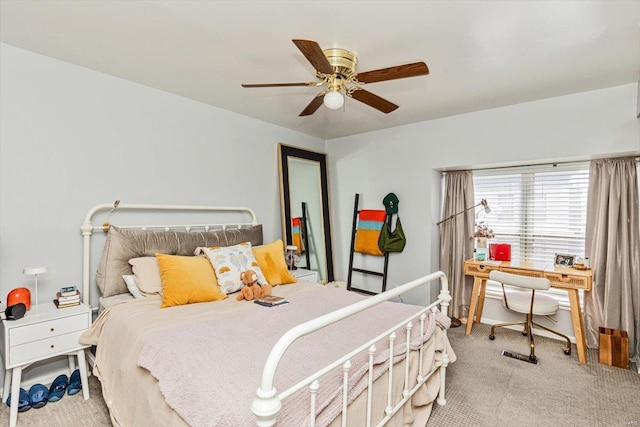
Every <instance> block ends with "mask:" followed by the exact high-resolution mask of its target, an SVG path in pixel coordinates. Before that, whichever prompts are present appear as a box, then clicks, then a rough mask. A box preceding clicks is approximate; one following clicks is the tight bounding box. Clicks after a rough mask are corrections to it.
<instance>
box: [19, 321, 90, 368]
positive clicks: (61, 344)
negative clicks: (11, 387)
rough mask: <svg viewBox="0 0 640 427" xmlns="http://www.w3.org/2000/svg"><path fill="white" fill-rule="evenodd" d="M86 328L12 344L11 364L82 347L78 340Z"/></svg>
mask: <svg viewBox="0 0 640 427" xmlns="http://www.w3.org/2000/svg"><path fill="white" fill-rule="evenodd" d="M85 330H86V327H85V328H84V329H82V330H79V331H75V332H71V333H69V334H65V335H57V336H55V337H50V338H45V339H41V340H39V341H33V342H29V343H26V344H22V345H17V346H12V347H11V352H10V353H9V364H10V365H16V364H20V363H23V362H27V361H29V360H34V359H44V358H47V357H49V356H53V355H54V354H58V353H63V352H65V351H71V350H73V349H76V348H80V347H82V345H81V344H80V343H79V341H78V340H79V339H80V335H82V333H83V332H84V331H85Z"/></svg>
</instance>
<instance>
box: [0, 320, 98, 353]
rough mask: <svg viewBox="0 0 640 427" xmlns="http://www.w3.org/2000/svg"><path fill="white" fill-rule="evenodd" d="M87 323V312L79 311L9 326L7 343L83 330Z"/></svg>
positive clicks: (12, 345)
mask: <svg viewBox="0 0 640 427" xmlns="http://www.w3.org/2000/svg"><path fill="white" fill-rule="evenodd" d="M89 325H90V323H89V313H81V314H78V315H77V316H69V317H62V318H60V319H53V320H48V321H43V322H39V323H33V324H31V325H25V326H20V327H16V328H11V330H10V331H9V345H10V346H11V347H14V346H18V345H22V344H26V343H29V342H33V341H38V340H41V339H45V338H52V337H56V336H58V335H64V334H68V333H70V332H75V331H80V330H82V331H84V330H85V329H87V328H88V327H89Z"/></svg>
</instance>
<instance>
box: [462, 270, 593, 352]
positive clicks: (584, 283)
mask: <svg viewBox="0 0 640 427" xmlns="http://www.w3.org/2000/svg"><path fill="white" fill-rule="evenodd" d="M492 270H499V271H504V272H505V273H512V274H519V275H522V276H530V277H545V278H547V279H549V281H550V282H551V287H552V288H558V289H565V290H566V291H567V293H568V294H569V304H570V307H571V321H572V322H573V333H574V335H575V337H576V348H577V349H578V360H579V361H580V363H587V344H586V340H585V336H584V319H583V317H582V311H581V310H580V299H579V297H578V290H580V289H582V290H584V291H590V290H591V286H592V283H593V273H592V271H591V270H584V271H583V270H575V269H573V268H569V267H554V266H553V265H542V266H540V265H534V264H532V263H529V262H515V261H511V262H509V261H474V260H467V261H465V262H464V274H466V275H467V276H473V291H472V293H471V303H470V306H469V317H468V321H467V331H466V333H467V335H469V334H470V333H471V328H472V327H473V320H474V315H475V322H476V323H480V321H481V320H482V309H483V308H484V297H485V293H486V290H487V279H488V278H489V273H490V272H491V271H492ZM476 306H477V308H476Z"/></svg>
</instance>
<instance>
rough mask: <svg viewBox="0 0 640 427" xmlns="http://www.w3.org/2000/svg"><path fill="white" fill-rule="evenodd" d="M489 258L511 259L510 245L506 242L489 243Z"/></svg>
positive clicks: (497, 259) (498, 259)
mask: <svg viewBox="0 0 640 427" xmlns="http://www.w3.org/2000/svg"><path fill="white" fill-rule="evenodd" d="M489 259H493V260H496V261H511V245H510V244H508V243H491V244H490V245H489Z"/></svg>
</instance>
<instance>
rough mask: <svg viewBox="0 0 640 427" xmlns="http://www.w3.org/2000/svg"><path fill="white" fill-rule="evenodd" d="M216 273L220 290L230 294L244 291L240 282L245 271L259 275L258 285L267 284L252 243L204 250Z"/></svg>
mask: <svg viewBox="0 0 640 427" xmlns="http://www.w3.org/2000/svg"><path fill="white" fill-rule="evenodd" d="M202 250H203V251H204V253H205V255H206V256H207V258H209V261H210V262H211V265H212V266H213V271H215V273H216V278H217V279H218V285H219V286H220V289H221V290H222V291H223V292H224V293H226V294H230V293H232V292H236V291H239V290H240V289H242V286H243V283H242V280H240V273H242V272H243V271H245V270H253V271H255V272H256V274H257V275H258V283H259V284H261V285H265V284H267V279H265V277H264V274H263V273H262V270H261V269H260V266H259V265H258V261H256V258H255V256H254V255H253V251H252V250H251V243H249V242H246V243H240V244H239V245H235V246H226V247H220V246H216V247H211V248H202Z"/></svg>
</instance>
